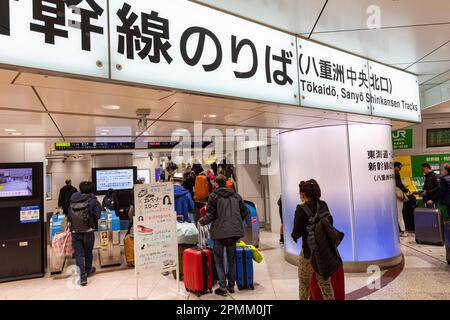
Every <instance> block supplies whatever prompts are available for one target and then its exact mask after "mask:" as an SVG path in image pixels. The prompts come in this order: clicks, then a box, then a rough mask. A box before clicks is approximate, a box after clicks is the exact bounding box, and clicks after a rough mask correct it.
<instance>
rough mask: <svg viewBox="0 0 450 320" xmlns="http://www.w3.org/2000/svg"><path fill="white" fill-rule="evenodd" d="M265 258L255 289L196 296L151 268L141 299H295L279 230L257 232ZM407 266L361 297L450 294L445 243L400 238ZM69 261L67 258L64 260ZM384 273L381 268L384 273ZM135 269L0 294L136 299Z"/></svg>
mask: <svg viewBox="0 0 450 320" xmlns="http://www.w3.org/2000/svg"><path fill="white" fill-rule="evenodd" d="M261 243H262V246H261V247H262V250H263V254H264V257H265V259H264V261H263V262H262V263H261V264H255V265H254V268H255V290H254V291H252V290H246V291H236V293H235V294H232V295H228V296H226V297H219V296H216V295H214V294H207V295H204V296H202V297H200V298H198V297H196V296H195V295H193V294H189V293H187V292H186V291H185V290H184V285H183V283H181V285H180V288H181V293H177V282H176V281H175V280H174V279H173V277H172V276H171V275H170V276H167V277H165V276H162V275H161V274H159V273H157V274H151V275H148V276H143V277H141V278H139V298H140V299H171V300H173V299H180V300H185V299H189V300H197V299H201V300H218V299H227V300H242V299H250V300H296V299H298V276H297V267H295V266H292V265H290V264H289V263H287V262H285V260H284V257H283V250H282V248H281V247H280V245H279V244H278V235H276V234H272V233H268V232H263V233H262V235H261ZM401 243H402V251H403V253H404V255H405V266H404V269H403V271H402V272H401V274H400V275H399V276H398V277H397V278H396V279H395V280H393V281H392V282H391V283H389V284H388V285H386V286H385V287H383V288H381V289H380V290H378V291H375V292H374V293H372V294H370V295H368V296H365V297H361V298H362V299H450V267H449V266H447V263H446V259H445V249H444V248H443V247H435V246H426V245H417V244H416V243H415V241H414V236H413V235H411V236H410V237H408V238H404V239H402V240H401ZM71 264H73V261H69V263H68V265H71ZM383 274H384V273H383ZM368 276H369V275H368V274H361V273H359V274H350V273H347V274H346V275H345V285H346V293H350V292H353V291H355V290H358V289H360V288H363V287H365V286H366V285H367V282H368ZM135 283H136V279H135V277H134V269H127V268H125V267H124V266H122V267H120V268H115V269H114V268H113V269H104V270H99V272H98V273H97V274H96V275H95V276H93V277H92V278H89V284H88V286H86V287H83V288H81V287H78V286H76V284H75V279H74V278H71V277H70V272H68V271H67V270H66V271H65V273H63V274H62V275H60V276H56V277H50V276H47V277H45V278H40V279H32V280H24V281H16V282H8V283H1V284H0V299H64V300H72V299H90V300H91V299H110V300H115V299H136V285H135Z"/></svg>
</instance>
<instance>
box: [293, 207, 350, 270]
mask: <svg viewBox="0 0 450 320" xmlns="http://www.w3.org/2000/svg"><path fill="white" fill-rule="evenodd" d="M301 208H302V209H303V210H304V211H305V212H306V214H307V215H308V217H309V222H308V226H307V227H306V230H307V235H308V236H307V239H306V241H307V243H308V246H309V248H310V249H311V265H312V267H313V269H314V271H315V272H316V273H318V274H319V275H321V276H322V277H324V278H325V279H326V278H328V277H329V276H331V275H332V274H333V273H334V272H336V268H338V267H339V264H341V263H342V259H341V257H340V255H339V251H338V250H337V247H338V246H339V244H340V243H341V242H342V239H343V238H344V233H343V232H341V231H339V230H337V229H336V228H335V227H334V226H333V224H332V222H331V221H332V220H331V214H330V212H329V211H328V210H326V208H325V207H320V204H319V203H318V204H317V213H316V214H313V212H312V211H311V209H310V208H309V207H308V206H307V205H305V204H304V205H302V206H301Z"/></svg>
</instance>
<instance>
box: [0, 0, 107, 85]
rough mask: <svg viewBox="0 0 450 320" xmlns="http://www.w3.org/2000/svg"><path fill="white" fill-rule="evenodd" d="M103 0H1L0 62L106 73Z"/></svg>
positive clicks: (40, 67) (67, 70)
mask: <svg viewBox="0 0 450 320" xmlns="http://www.w3.org/2000/svg"><path fill="white" fill-rule="evenodd" d="M106 8H107V2H106V1H100V0H45V1H44V0H1V1H0V45H1V50H0V64H2V63H3V64H10V65H18V66H24V67H31V68H38V69H45V70H52V71H58V72H66V73H73V74H81V75H86V76H93V77H105V78H107V77H108V76H109V60H108V12H107V10H106Z"/></svg>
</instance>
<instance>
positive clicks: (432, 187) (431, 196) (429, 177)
mask: <svg viewBox="0 0 450 320" xmlns="http://www.w3.org/2000/svg"><path fill="white" fill-rule="evenodd" d="M423 190H424V191H427V194H426V195H425V196H424V197H423V201H424V202H425V203H426V202H427V201H429V200H432V201H433V202H434V203H436V202H438V201H439V180H438V177H437V175H436V173H434V172H433V171H432V172H430V173H427V174H425V182H424V184H423Z"/></svg>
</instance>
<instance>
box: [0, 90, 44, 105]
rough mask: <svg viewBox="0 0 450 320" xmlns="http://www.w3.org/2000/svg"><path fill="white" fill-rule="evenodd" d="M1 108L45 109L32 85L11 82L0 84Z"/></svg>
mask: <svg viewBox="0 0 450 320" xmlns="http://www.w3.org/2000/svg"><path fill="white" fill-rule="evenodd" d="M0 108H18V109H31V110H39V111H43V110H44V108H43V107H42V105H41V103H40V102H39V100H38V99H37V97H36V95H35V94H34V92H33V90H32V89H31V88H30V87H26V86H17V85H10V84H0Z"/></svg>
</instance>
